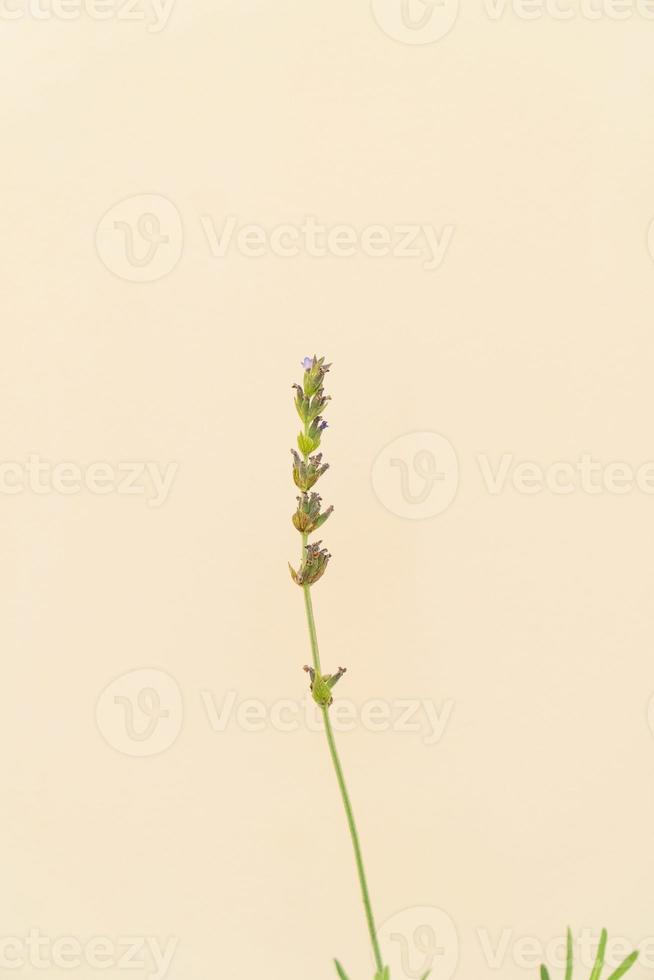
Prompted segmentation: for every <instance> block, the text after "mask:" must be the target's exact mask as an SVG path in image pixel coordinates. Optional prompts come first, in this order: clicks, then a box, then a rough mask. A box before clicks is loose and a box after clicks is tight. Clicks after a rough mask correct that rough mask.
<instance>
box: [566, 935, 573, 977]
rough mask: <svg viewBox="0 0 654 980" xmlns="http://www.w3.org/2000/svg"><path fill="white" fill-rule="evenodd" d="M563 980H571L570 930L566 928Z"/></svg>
mask: <svg viewBox="0 0 654 980" xmlns="http://www.w3.org/2000/svg"><path fill="white" fill-rule="evenodd" d="M565 980H572V929H571V928H570V926H568V932H567V936H566V941H565Z"/></svg>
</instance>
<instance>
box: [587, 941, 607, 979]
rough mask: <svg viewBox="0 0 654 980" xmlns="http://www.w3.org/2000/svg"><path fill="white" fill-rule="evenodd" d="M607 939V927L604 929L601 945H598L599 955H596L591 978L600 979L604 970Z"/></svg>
mask: <svg viewBox="0 0 654 980" xmlns="http://www.w3.org/2000/svg"><path fill="white" fill-rule="evenodd" d="M606 939H607V933H606V929H602V933H601V935H600V941H599V946H598V947H597V956H596V957H595V963H594V965H593V969H592V972H591V974H590V980H599V975H600V973H601V972H602V967H603V966H604V953H605V952H606Z"/></svg>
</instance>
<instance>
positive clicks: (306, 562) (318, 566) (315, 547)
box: [288, 541, 331, 585]
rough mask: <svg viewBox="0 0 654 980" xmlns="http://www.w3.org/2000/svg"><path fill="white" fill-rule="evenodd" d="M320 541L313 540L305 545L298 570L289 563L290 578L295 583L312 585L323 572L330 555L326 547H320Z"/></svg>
mask: <svg viewBox="0 0 654 980" xmlns="http://www.w3.org/2000/svg"><path fill="white" fill-rule="evenodd" d="M321 543H322V542H320V541H314V542H313V543H312V544H307V545H305V549H304V557H303V559H302V564H301V565H300V568H299V569H298V571H295V569H294V568H293V567H292V566H291V565H289V566H288V567H289V570H290V572H291V578H292V579H293V581H294V582H295V584H296V585H314V584H315V583H316V582H317V581H318V579H319V578H322V576H323V575H324V574H325V569H326V568H327V563H328V562H329V559H330V558H331V555H330V554H329V552H328V551H327V549H326V548H321V547H320V545H321Z"/></svg>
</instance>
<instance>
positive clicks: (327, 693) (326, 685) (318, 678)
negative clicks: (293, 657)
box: [304, 665, 347, 708]
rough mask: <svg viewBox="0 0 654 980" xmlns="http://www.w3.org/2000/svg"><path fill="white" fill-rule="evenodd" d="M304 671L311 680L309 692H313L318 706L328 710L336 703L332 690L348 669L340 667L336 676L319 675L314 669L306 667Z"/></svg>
mask: <svg viewBox="0 0 654 980" xmlns="http://www.w3.org/2000/svg"><path fill="white" fill-rule="evenodd" d="M304 670H305V671H306V672H307V674H308V675H309V677H310V678H311V683H310V684H309V690H310V691H311V695H312V697H313V700H314V701H315V702H316V704H319V705H320V707H321V708H328V707H329V706H330V705H331V704H333V703H334V698H333V696H332V688H333V687H334V685H335V684H337V683H338V682H339V681H340V679H341V677H342V676H343V674H344V673H346V671H347V667H339V668H338V671H337V672H336V673H335V674H317V673H316V671H315V670H314V669H313V667H308V666H306V665H305V667H304Z"/></svg>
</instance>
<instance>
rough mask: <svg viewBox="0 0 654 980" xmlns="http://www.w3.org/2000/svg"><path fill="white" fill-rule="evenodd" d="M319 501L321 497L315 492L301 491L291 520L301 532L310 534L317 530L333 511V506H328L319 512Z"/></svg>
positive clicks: (320, 501)
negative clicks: (322, 511)
mask: <svg viewBox="0 0 654 980" xmlns="http://www.w3.org/2000/svg"><path fill="white" fill-rule="evenodd" d="M321 503H322V497H320V495H319V494H317V493H311V494H306V493H303V494H302V496H301V497H298V498H297V510H296V511H295V513H294V514H293V517H292V518H291V520H292V521H293V524H294V525H295V527H296V528H297V529H298V531H301V533H302V534H311V533H312V532H313V531H317V530H318V528H319V527H321V526H322V525H323V524H324V523H325V521H326V520H327V518H328V517H329V515H330V514H331V512H332V511H333V509H334V508H333V507H331V506H330V507H328V508H327V510H326V511H325V512H324V513H322V514H321V513H320V505H321Z"/></svg>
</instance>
